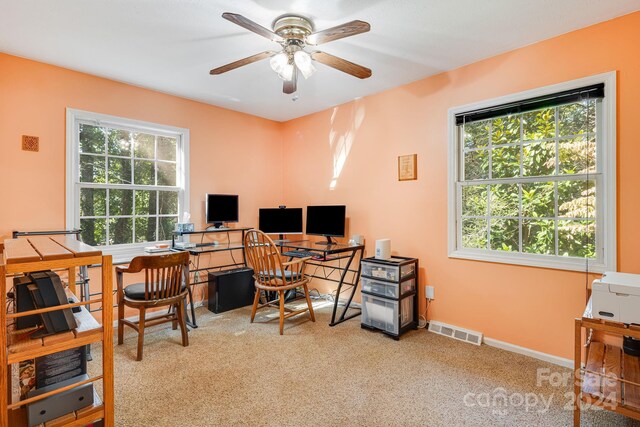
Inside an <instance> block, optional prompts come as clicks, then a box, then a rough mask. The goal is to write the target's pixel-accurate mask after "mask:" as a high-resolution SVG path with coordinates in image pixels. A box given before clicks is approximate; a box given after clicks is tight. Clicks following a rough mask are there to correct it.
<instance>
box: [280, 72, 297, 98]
mask: <svg viewBox="0 0 640 427" xmlns="http://www.w3.org/2000/svg"><path fill="white" fill-rule="evenodd" d="M296 90H298V69H297V68H295V67H294V69H293V76H292V77H291V80H289V81H287V80H285V81H284V84H283V85H282V91H283V92H284V93H286V94H288V95H290V94H292V93H293V92H295V91H296Z"/></svg>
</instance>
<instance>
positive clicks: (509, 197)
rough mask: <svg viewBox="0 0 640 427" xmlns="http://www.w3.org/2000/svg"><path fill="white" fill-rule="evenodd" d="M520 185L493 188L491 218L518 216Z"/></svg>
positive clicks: (504, 185) (503, 185) (493, 186)
mask: <svg viewBox="0 0 640 427" xmlns="http://www.w3.org/2000/svg"><path fill="white" fill-rule="evenodd" d="M518 197H519V195H518V184H499V185H492V186H491V216H518V212H519V203H518Z"/></svg>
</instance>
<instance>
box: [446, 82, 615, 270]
mask: <svg viewBox="0 0 640 427" xmlns="http://www.w3.org/2000/svg"><path fill="white" fill-rule="evenodd" d="M598 83H604V85H605V87H604V91H605V96H604V99H603V100H602V111H601V113H602V129H599V130H598V134H599V136H600V137H601V139H600V141H599V143H600V144H599V146H600V148H599V151H598V156H600V159H601V162H602V163H601V166H602V169H601V171H602V175H603V176H602V188H603V189H605V191H604V192H603V195H602V197H599V199H598V201H599V202H600V203H602V210H601V212H602V214H603V216H604V218H603V219H602V220H601V222H600V223H598V230H597V234H598V236H597V237H596V238H598V237H599V238H600V239H601V241H602V248H599V249H600V250H603V251H604V253H603V254H602V255H603V256H602V257H601V260H602V261H601V262H596V261H594V260H590V261H588V262H587V261H586V260H584V259H580V258H567V259H563V258H562V257H558V256H555V255H535V254H522V253H515V254H514V253H508V252H500V251H489V250H484V249H476V250H474V249H459V246H458V244H459V242H458V241H457V221H458V212H459V209H461V206H460V198H459V197H458V194H457V182H458V177H459V166H460V165H459V159H458V150H457V149H458V127H457V125H456V119H455V116H456V114H461V113H464V112H467V111H472V110H478V109H483V108H489V107H493V106H495V105H500V104H506V103H511V102H517V101H521V100H523V99H528V98H534V97H537V96H544V95H549V94H553V93H557V92H562V91H565V90H571V89H577V88H580V87H584V86H589V85H594V84H598ZM616 105H617V103H616V72H615V71H611V72H608V73H603V74H597V75H594V76H589V77H584V78H580V79H576V80H571V81H568V82H564V83H559V84H555V85H551V86H545V87H542V88H537V89H533V90H528V91H524V92H519V93H515V94H511V95H507V96H502V97H499V98H494V99H490V100H486V101H481V102H476V103H472V104H467V105H462V106H459V107H453V108H450V109H449V112H448V128H449V174H448V178H449V182H448V250H449V257H450V258H461V259H469V260H476V261H489V262H498V263H504V264H516V265H526V266H534V267H544V268H553V269H559V270H572V271H590V272H597V273H602V272H604V271H617V246H616V237H617V235H616V233H617V230H616V203H617V202H616V144H617V137H616Z"/></svg>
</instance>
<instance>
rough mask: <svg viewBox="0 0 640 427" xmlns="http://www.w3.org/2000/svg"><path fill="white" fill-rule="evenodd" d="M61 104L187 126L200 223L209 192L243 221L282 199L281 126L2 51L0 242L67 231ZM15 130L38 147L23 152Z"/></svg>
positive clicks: (249, 222)
mask: <svg viewBox="0 0 640 427" xmlns="http://www.w3.org/2000/svg"><path fill="white" fill-rule="evenodd" d="M67 107H71V108H76V109H80V110H87V111H92V112H97V113H104V114H110V115H114V116H121V117H126V118H130V119H137V120H145V121H149V122H154V123H159V124H164V125H171V126H178V127H183V128H188V129H189V130H190V169H191V170H190V204H191V207H190V209H189V211H190V212H191V213H192V221H193V222H195V223H196V224H197V225H200V224H202V223H203V221H204V219H203V217H204V195H205V193H207V192H220V193H231V194H239V195H240V224H243V225H254V224H257V212H258V207H262V206H271V205H273V204H274V203H276V204H277V203H278V201H279V200H280V199H281V198H282V178H281V176H280V175H279V174H277V173H276V174H268V175H265V176H261V177H260V179H255V177H252V176H250V175H249V176H247V175H245V173H244V171H246V170H252V169H254V167H257V166H259V165H264V164H265V162H266V164H270V165H272V166H273V170H275V171H278V170H279V166H280V164H281V162H282V155H281V149H282V139H281V138H282V135H281V132H282V131H281V127H282V125H281V124H280V123H276V122H273V121H270V120H265V119H261V118H258V117H254V116H250V115H247V114H242V113H237V112H233V111H230V110H226V109H223V108H218V107H213V106H210V105H206V104H202V103H198V102H194V101H190V100H186V99H183V98H178V97H175V96H170V95H165V94H161V93H158V92H154V91H150V90H146V89H141V88H138V87H134V86H131V85H127V84H123V83H117V82H114V81H112V80H107V79H103V78H99V77H94V76H90V75H87V74H83V73H78V72H75V71H70V70H67V69H63V68H59V67H55V66H51V65H46V64H42V63H39V62H34V61H29V60H26V59H22V58H17V57H15V56H9V55H5V54H1V53H0V206H1V207H0V238H4V237H7V236H9V235H10V233H11V231H12V230H14V229H19V230H34V229H38V230H47V229H62V228H64V227H65V137H66V136H65V125H66V122H65V109H66V108H67ZM21 135H36V136H39V137H40V152H38V153H32V152H26V151H21Z"/></svg>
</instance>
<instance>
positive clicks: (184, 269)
mask: <svg viewBox="0 0 640 427" xmlns="http://www.w3.org/2000/svg"><path fill="white" fill-rule="evenodd" d="M143 270H144V283H136V284H133V285H129V286H127V287H125V286H124V283H123V282H124V278H123V276H124V273H140V272H141V271H143ZM116 275H117V285H118V345H120V344H122V342H123V339H124V325H127V326H130V327H132V328H133V329H135V330H136V331H137V332H138V356H137V360H142V347H143V345H144V329H145V327H147V326H153V325H158V324H160V323H165V322H172V323H173V329H177V325H180V331H181V332H182V345H183V346H185V347H186V346H188V345H189V336H188V334H187V325H186V321H185V301H186V296H187V283H188V279H189V253H188V252H178V253H173V254H169V255H152V256H139V257H135V258H134V259H132V260H131V263H130V264H129V267H127V268H124V267H117V268H116ZM125 306H127V307H132V308H137V309H138V310H139V313H140V320H139V321H137V322H135V321H131V320H126V319H125V318H124V308H125ZM163 306H168V307H170V310H169V313H167V314H162V315H157V316H154V317H151V318H149V319H146V318H145V317H146V311H147V309H150V308H155V307H163Z"/></svg>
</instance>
